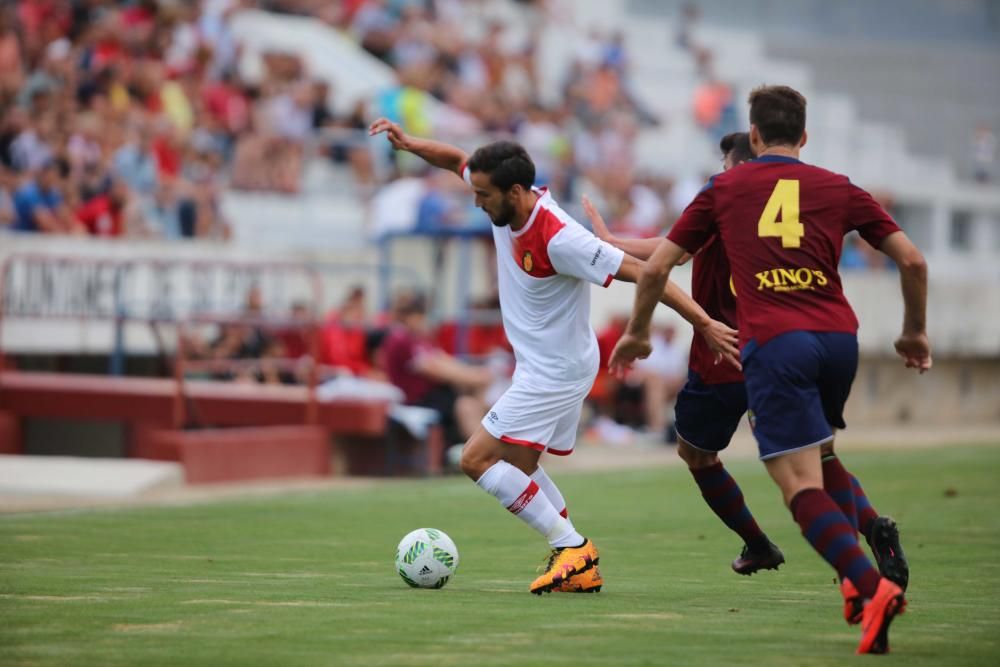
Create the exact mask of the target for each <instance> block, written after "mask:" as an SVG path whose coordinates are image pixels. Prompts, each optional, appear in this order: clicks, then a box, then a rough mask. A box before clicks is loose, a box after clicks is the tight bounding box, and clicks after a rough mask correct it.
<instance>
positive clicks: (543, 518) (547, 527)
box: [476, 461, 584, 547]
mask: <svg viewBox="0 0 1000 667" xmlns="http://www.w3.org/2000/svg"><path fill="white" fill-rule="evenodd" d="M476 484H478V485H479V486H480V487H482V489H483V490H484V491H486V493H489V494H490V495H492V496H494V497H496V499H497V500H499V501H500V503H501V504H502V505H503V506H504V507H506V508H507V511H508V512H510V513H511V514H513V515H515V516H517V518H519V519H521V520H522V521H524V522H525V523H527V524H528V525H529V526H531V527H532V528H534V529H535V530H537V531H538V532H539V533H541V534H542V535H543V536H544V537H545V539H546V540H548V542H549V544H551V545H552V546H553V547H575V546H578V545H580V544H583V542H584V539H583V536H581V535H580V534H579V533H578V532H576V530H575V529H574V528H573V524H571V523H570V522H569V521H568V520H566V519H564V518H563V517H561V516H559V512H558V511H556V508H555V507H553V506H552V503H551V502H549V499H548V496H546V495H545V494H544V493H539V491H540V490H541V489H540V488H539V486H538V482H536V481H534V480H532V479H531V478H530V477H528V476H527V475H525V474H524V473H523V472H521V471H520V470H518V469H517V468H515V467H514V466H512V465H511V464H509V463H507V462H506V461H497V462H496V463H494V464H493V465H492V466H490V468H489V469H488V470H487V471H486V472H484V473H483V475H482V477H480V478H479V479H478V480H476Z"/></svg>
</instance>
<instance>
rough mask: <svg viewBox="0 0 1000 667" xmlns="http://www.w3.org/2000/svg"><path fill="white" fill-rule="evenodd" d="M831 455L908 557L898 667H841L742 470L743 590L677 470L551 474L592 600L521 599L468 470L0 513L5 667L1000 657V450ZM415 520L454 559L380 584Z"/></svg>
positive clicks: (835, 644) (847, 646) (525, 531)
mask: <svg viewBox="0 0 1000 667" xmlns="http://www.w3.org/2000/svg"><path fill="white" fill-rule="evenodd" d="M843 458H844V460H845V463H846V464H847V466H848V468H849V469H851V470H852V471H853V472H855V473H856V474H857V475H858V477H859V478H860V479H861V480H862V482H863V484H864V485H865V486H866V489H867V490H868V492H869V496H870V497H871V499H872V501H873V503H874V505H875V507H876V508H877V509H880V511H882V512H885V513H888V514H892V515H893V516H895V517H896V518H897V519H898V521H899V524H900V527H901V530H902V537H903V544H904V547H905V548H906V551H907V554H908V556H909V558H910V562H911V569H912V576H911V587H910V594H909V598H910V608H909V610H908V612H907V613H906V615H904V616H902V617H900V618H899V619H897V621H896V623H894V625H893V628H892V632H891V642H892V648H893V652H892V654H891V655H889V656H884V657H871V656H866V657H855V656H854V655H853V652H854V649H855V646H856V644H857V641H858V638H859V631H858V630H857V629H856V628H851V627H848V626H847V625H846V624H845V623H844V622H843V620H842V619H841V617H840V597H839V594H838V591H837V588H836V587H835V585H834V583H833V577H834V575H833V571H832V570H831V569H830V568H829V567H827V566H826V565H825V564H824V563H822V562H821V561H820V560H819V558H818V557H817V556H816V555H815V554H814V553H813V552H812V551H811V549H809V548H808V546H807V544H806V543H805V541H804V540H803V539H802V537H801V536H800V535H799V534H798V531H797V528H796V526H795V525H794V524H793V523H792V521H791V519H790V517H789V514H788V512H787V510H785V509H784V507H783V506H782V505H781V503H780V500H779V497H778V493H777V490H776V489H775V488H774V487H773V485H772V483H771V482H770V480H769V479H767V477H766V474H765V472H764V469H763V466H761V465H760V464H759V463H756V462H753V461H742V462H738V463H735V464H733V465H731V466H730V469H731V470H732V472H733V473H734V475H735V476H736V478H737V480H739V481H740V482H741V484H742V486H743V490H744V492H745V495H746V497H747V499H748V502H749V504H750V507H751V509H752V510H753V511H754V513H755V515H756V516H757V518H758V521H759V522H760V524H761V525H762V527H764V529H765V530H767V531H768V532H769V534H770V535H771V537H772V539H773V540H774V541H776V542H777V543H778V544H779V545H780V546H781V547H782V549H783V550H784V552H785V555H786V558H787V564H786V565H785V566H783V567H782V569H781V570H780V571H779V572H765V573H761V574H758V575H755V576H753V577H750V578H745V577H739V576H737V575H735V574H733V573H732V572H731V571H730V570H729V561H730V559H732V558H733V557H734V556H735V555H736V554H737V552H738V551H739V546H740V545H739V543H738V539H737V538H736V537H735V536H734V535H732V534H730V533H729V532H728V531H727V530H726V529H725V527H724V526H722V525H721V524H720V523H719V522H718V520H717V519H716V518H715V517H714V515H712V514H711V513H710V512H709V510H708V509H707V508H706V507H705V506H704V504H703V503H702V500H701V498H700V496H699V495H698V494H697V490H696V487H695V485H694V483H693V482H692V481H691V479H690V477H689V475H688V474H687V472H686V471H685V470H683V469H681V468H680V467H673V468H667V469H662V470H659V469H658V470H645V471H637V472H613V473H602V474H589V473H588V474H565V475H559V474H556V475H555V477H556V480H557V482H558V483H560V486H561V487H562V489H563V491H564V493H565V494H566V496H567V498H568V500H569V505H570V512H571V516H573V517H574V518H575V520H576V522H577V524H578V527H579V528H580V529H581V531H582V532H584V533H585V534H587V535H589V536H591V537H593V538H594V539H595V541H596V542H597V544H598V545H599V547H600V548H601V554H602V561H601V569H602V572H603V574H604V578H605V590H604V591H603V592H601V593H599V594H596V595H567V594H551V595H547V596H543V597H535V596H532V595H530V594H529V593H528V592H527V586H528V584H529V582H530V581H531V580H532V578H533V577H534V576H535V567H536V565H538V564H539V563H540V561H541V560H542V559H543V557H544V556H545V553H546V545H545V544H544V542H543V541H542V540H541V539H540V538H539V537H538V536H537V535H536V534H535V533H534V532H532V531H531V530H530V529H529V528H527V527H526V526H524V525H523V524H522V523H521V522H519V521H517V520H516V519H514V518H513V517H511V516H509V515H508V514H507V513H506V512H504V511H503V510H502V508H500V507H499V506H498V504H497V503H496V501H495V500H493V499H492V498H490V497H489V496H487V495H486V494H484V493H482V492H481V491H479V490H478V489H477V488H476V487H475V486H474V485H473V484H471V483H470V482H468V481H467V480H465V479H459V478H453V479H443V480H430V481H414V482H398V483H387V484H378V485H374V486H372V487H368V488H353V489H338V490H331V491H324V492H311V493H307V494H296V495H286V496H281V497H271V498H252V499H246V500H239V501H226V502H220V503H210V504H201V505H194V506H186V507H158V508H142V509H129V510H115V511H91V512H78V513H63V514H52V515H20V516H7V517H2V518H0V664H2V665H60V666H62V665H73V666H75V665H102V666H106V665H143V666H148V665H241V666H242V665H393V666H395V665H475V666H476V667H486V666H489V665H518V666H519V667H520V666H530V665H546V666H557V665H666V664H669V665H769V666H770V665H796V666H799V665H842V664H845V661H851V662H855V661H858V660H867V661H877V662H879V664H886V665H889V664H904V663H905V664H906V665H907V666H913V665H997V664H1000V603H998V602H997V600H998V595H1000V557H998V556H1000V446H996V447H951V448H947V449H937V450H924V451H896V450H893V451H884V452H872V453H851V454H848V455H846V456H844V457H843ZM421 526H431V527H436V528H440V529H443V530H445V531H446V532H447V533H449V535H451V537H452V538H453V539H454V540H455V542H456V543H457V545H458V548H459V551H460V554H461V565H460V567H459V571H458V575H457V576H456V577H455V578H454V579H453V580H452V582H451V583H450V584H448V586H447V587H446V588H444V589H443V590H439V591H434V590H411V589H409V588H407V586H406V585H405V584H404V583H403V582H402V581H401V580H400V578H399V577H398V576H397V575H396V573H395V572H394V571H393V567H392V565H393V563H392V558H393V552H394V549H395V546H396V543H397V542H398V540H399V539H400V538H401V537H402V536H403V535H404V534H405V533H406V532H408V531H409V530H411V529H413V528H418V527H421Z"/></svg>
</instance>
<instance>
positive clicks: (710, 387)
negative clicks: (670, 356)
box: [583, 132, 909, 619]
mask: <svg viewBox="0 0 1000 667" xmlns="http://www.w3.org/2000/svg"><path fill="white" fill-rule="evenodd" d="M719 148H720V149H721V151H722V155H723V167H724V169H726V170H728V169H730V168H732V167H735V166H737V165H740V164H743V163H744V162H746V161H748V160H752V159H753V158H754V154H753V151H752V150H751V148H750V135H749V134H748V133H746V132H734V133H733V134H728V135H726V136H725V137H723V138H722V141H721V142H719ZM583 206H584V209H585V210H586V212H587V216H588V217H589V218H590V222H591V224H592V225H593V227H594V233H595V234H596V235H597V237H598V238H600V239H602V240H604V241H607V242H608V243H610V244H611V245H613V246H615V247H616V248H621V249H622V250H624V251H625V252H627V253H628V254H630V255H632V256H634V257H637V258H639V259H643V260H645V259H649V256H650V255H652V254H653V252H654V251H655V250H656V248H657V246H659V245H660V239H657V238H647V239H628V238H618V237H616V236H614V235H613V234H611V233H610V232H609V231H608V228H607V226H606V225H605V224H604V219H603V218H601V215H600V214H599V213H598V212H597V210H596V209H595V208H594V207H593V205H592V204H591V203H590V201H589V200H587V199H586V198H584V202H583ZM693 265H694V266H693V267H692V269H691V296H692V297H693V298H694V300H695V301H697V302H698V305H700V306H701V307H702V308H704V309H705V312H707V313H708V314H709V316H710V317H712V318H714V319H717V320H719V321H720V322H725V323H726V324H728V325H730V326H733V327H735V326H736V295H735V294H734V293H733V289H732V286H731V285H730V276H731V273H730V270H729V261H728V260H727V259H726V253H725V251H724V249H723V247H722V242H721V241H720V240H719V236H718V234H715V235H713V236H712V238H711V239H709V240H708V241H707V242H705V243H704V244H703V245H702V246H701V248H700V249H699V251H698V253H697V254H696V255H695V256H694V259H693ZM676 411H677V418H676V422H675V424H676V427H677V434H678V440H679V441H680V442H679V445H678V447H677V453H678V454H679V455H680V457H681V458H682V459H683V460H684V462H685V463H687V465H688V469H689V470H690V471H691V475H692V476H693V477H694V479H695V483H697V485H698V488H699V489H700V490H701V493H702V496H703V497H704V498H705V502H706V503H707V504H708V506H709V507H710V508H711V509H712V511H714V512H715V514H716V515H717V516H718V517H719V518H720V519H721V520H722V522H723V523H725V524H726V526H728V527H729V528H730V529H731V530H732V531H733V532H735V533H736V534H737V535H739V536H740V537H741V538H742V539H743V542H744V546H743V551H742V553H740V556H739V558H737V559H736V560H734V561H733V563H732V568H733V571H735V572H736V573H737V574H743V575H750V574H753V573H754V572H757V571H759V570H762V569H768V570H770V569H777V568H778V566H779V565H781V563H783V562H784V560H785V559H784V556H783V555H782V553H781V551H780V550H779V549H778V547H776V546H775V545H774V544H772V543H771V541H770V540H769V539H768V538H767V536H766V535H765V534H764V532H763V531H762V530H761V529H760V527H759V526H758V525H757V522H756V521H755V520H754V518H753V514H752V513H751V512H750V509H749V507H747V505H746V503H745V501H744V499H743V493H742V491H741V490H740V487H739V485H738V484H737V483H736V480H735V479H733V477H732V476H731V475H730V474H729V472H728V471H727V470H726V468H725V466H724V465H723V464H722V461H721V460H720V459H719V453H720V452H721V451H722V450H724V449H726V447H728V446H729V442H730V440H731V439H732V437H733V434H734V433H735V432H736V428H737V426H738V425H739V422H740V420H741V419H742V418H743V415H744V413H746V411H747V397H746V387H745V386H744V384H743V374H742V373H741V372H740V371H739V369H737V368H736V367H734V366H732V365H730V364H716V363H714V360H713V359H712V355H711V354H710V353H709V350H708V346H707V345H706V343H705V341H704V339H703V338H702V337H701V336H700V335H699V334H697V333H696V334H695V335H694V338H693V339H692V341H691V367H690V370H689V377H688V382H687V384H686V385H684V389H683V390H681V393H680V395H679V396H678V397H677V406H676ZM821 451H822V455H823V488H824V489H825V490H826V492H827V493H829V494H830V497H831V498H833V499H834V500H835V501H836V503H837V505H838V506H840V509H841V510H842V511H843V512H844V515H845V516H846V517H847V518H848V520H850V521H851V523H852V525H853V527H855V528H857V529H858V530H859V531H860V532H861V534H862V535H864V536H865V539H866V541H867V542H868V544H869V546H870V547H871V549H872V553H873V554H874V556H875V562H876V564H877V565H878V569H879V572H880V573H881V574H882V576H884V577H886V578H887V579H889V580H891V581H893V582H894V583H896V584H898V585H899V587H900V588H902V589H903V590H904V591H905V590H906V585H907V583H908V580H909V566H908V565H907V562H906V557H905V556H904V554H903V550H902V548H901V547H900V545H899V531H898V529H897V528H896V523H895V521H893V520H892V519H891V518H889V517H887V516H879V514H878V513H877V512H876V511H875V510H874V508H872V505H871V502H869V500H868V497H867V496H866V495H865V492H864V490H863V488H862V487H861V483H860V482H859V481H858V480H857V478H856V477H854V475H852V474H851V473H849V472H847V470H846V469H845V468H844V467H843V465H842V464H841V463H840V460H839V459H838V458H837V455H836V454H835V453H834V451H833V441H832V440H831V441H830V442H829V443H826V444H824V445H823V447H822V448H821ZM859 612H860V609H854V608H853V605H852V608H851V609H849V610H847V612H846V613H847V615H848V618H849V619H854V618H856V617H857V615H858V613H859Z"/></svg>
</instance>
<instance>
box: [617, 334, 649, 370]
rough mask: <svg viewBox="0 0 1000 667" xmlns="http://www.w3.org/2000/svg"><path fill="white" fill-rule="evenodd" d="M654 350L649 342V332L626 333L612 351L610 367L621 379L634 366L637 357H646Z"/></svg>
mask: <svg viewBox="0 0 1000 667" xmlns="http://www.w3.org/2000/svg"><path fill="white" fill-rule="evenodd" d="M652 351H653V345H652V343H650V342H649V334H646V335H645V336H637V335H635V334H630V333H625V334H624V335H623V336H622V337H621V338H619V339H618V342H617V343H616V344H615V349H614V350H613V351H612V352H611V359H610V360H609V361H608V369H609V370H610V371H611V373H612V374H613V375H614V376H615V377H616V378H618V379H619V380H620V379H622V378H624V377H625V373H626V372H628V371H629V370H630V369H631V368H632V364H633V363H634V362H635V360H636V359H645V358H646V357H648V356H649V354H650V353H651V352H652Z"/></svg>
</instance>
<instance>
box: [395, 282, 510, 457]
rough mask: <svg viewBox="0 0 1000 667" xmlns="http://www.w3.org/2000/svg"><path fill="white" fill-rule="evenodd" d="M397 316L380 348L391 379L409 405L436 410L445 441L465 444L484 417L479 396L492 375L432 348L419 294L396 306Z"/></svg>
mask: <svg viewBox="0 0 1000 667" xmlns="http://www.w3.org/2000/svg"><path fill="white" fill-rule="evenodd" d="M397 314H398V323H397V324H396V325H395V326H393V328H392V329H391V330H390V331H389V333H388V334H387V335H386V338H385V342H384V343H383V347H382V355H383V361H384V364H385V369H386V372H387V373H388V375H389V380H390V381H391V382H392V383H393V384H394V385H396V386H397V387H399V388H400V389H402V390H403V393H404V394H405V395H406V403H407V405H418V406H421V407H426V408H432V409H434V410H437V412H438V413H439V414H440V415H441V424H442V426H443V427H444V429H445V436H446V437H447V438H449V442H453V443H454V442H464V441H466V440H468V438H469V437H470V436H471V435H472V432H473V431H475V430H476V428H477V427H478V426H479V422H480V420H482V418H483V415H485V414H486V403H485V401H484V400H483V397H482V392H483V390H484V389H486V387H487V386H488V385H489V384H490V382H491V381H492V374H491V373H490V371H489V370H488V369H486V368H481V367H478V366H472V365H470V364H467V363H465V362H463V361H460V360H458V359H456V358H455V357H453V356H451V355H449V354H448V353H446V352H444V351H443V350H441V349H439V348H437V347H435V346H434V344H433V343H432V342H431V338H430V331H429V327H428V323H427V307H426V301H425V299H424V297H423V296H420V295H413V296H411V297H410V298H409V299H407V300H406V301H404V302H403V303H401V304H399V307H398V310H397Z"/></svg>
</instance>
